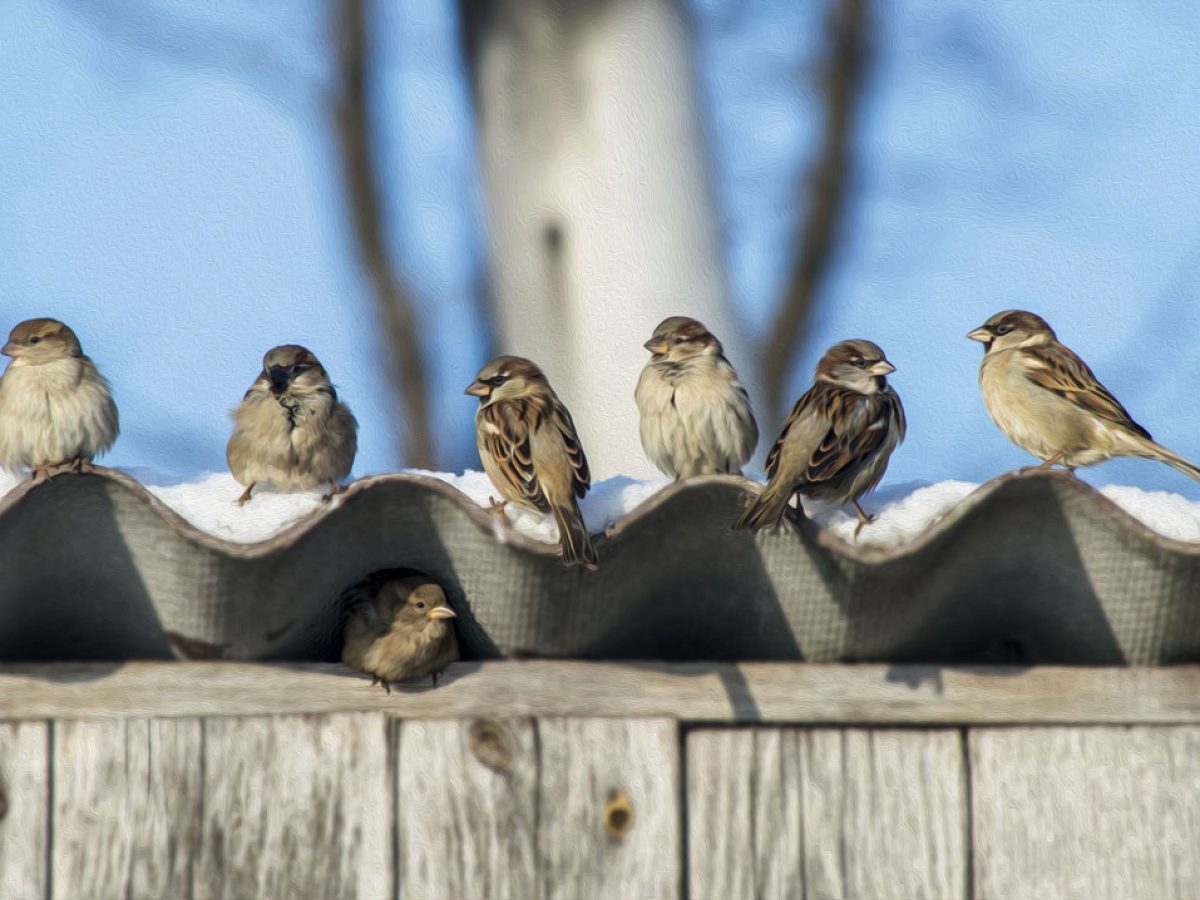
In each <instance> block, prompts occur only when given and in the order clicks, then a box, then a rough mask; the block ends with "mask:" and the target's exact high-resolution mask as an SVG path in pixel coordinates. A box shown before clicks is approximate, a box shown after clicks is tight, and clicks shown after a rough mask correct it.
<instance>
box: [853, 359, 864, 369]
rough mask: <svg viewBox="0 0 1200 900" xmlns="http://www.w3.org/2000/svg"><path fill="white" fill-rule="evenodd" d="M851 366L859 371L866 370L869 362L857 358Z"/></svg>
mask: <svg viewBox="0 0 1200 900" xmlns="http://www.w3.org/2000/svg"><path fill="white" fill-rule="evenodd" d="M850 365H852V366H855V367H857V368H859V369H865V368H866V367H867V361H866V360H865V359H863V358H862V357H855V358H854V359H852V360H850Z"/></svg>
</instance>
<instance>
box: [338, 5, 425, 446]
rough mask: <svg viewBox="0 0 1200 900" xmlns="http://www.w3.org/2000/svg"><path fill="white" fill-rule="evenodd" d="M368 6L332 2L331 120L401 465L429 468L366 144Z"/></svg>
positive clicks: (405, 301)
mask: <svg viewBox="0 0 1200 900" xmlns="http://www.w3.org/2000/svg"><path fill="white" fill-rule="evenodd" d="M367 2H368V0H336V3H335V8H336V16H337V21H336V23H335V25H336V29H337V36H338V63H339V66H338V67H339V70H340V75H341V79H340V82H341V83H340V84H339V85H338V87H337V89H336V90H335V91H334V93H333V106H334V117H335V119H336V121H337V132H338V138H339V142H340V147H341V155H342V175H343V178H344V179H345V184H346V195H347V200H348V202H349V204H350V212H351V215H352V217H353V220H354V233H355V236H356V238H357V246H358V250H359V254H360V256H361V260H362V264H363V267H364V269H365V270H366V273H367V275H368V277H369V279H370V281H371V288H372V291H373V293H374V295H375V300H376V303H377V304H378V309H379V315H380V319H381V320H382V322H383V328H384V331H385V333H386V336H387V340H388V342H389V345H390V348H391V350H392V354H391V359H392V382H393V386H394V388H395V391H396V394H397V395H398V396H399V397H400V398H401V401H402V403H403V406H404V414H405V420H406V424H407V438H406V440H405V441H404V442H403V446H402V447H401V453H402V456H403V459H404V463H405V465H408V466H414V467H416V468H431V467H432V466H433V461H434V458H433V445H432V442H431V440H430V427H429V405H428V404H429V395H428V391H427V388H426V378H425V367H424V362H423V360H422V358H421V346H420V342H419V341H418V339H417V322H416V317H415V316H414V314H413V308H412V303H411V302H410V300H409V297H408V294H407V292H406V290H405V287H404V285H403V283H402V282H401V280H400V277H399V276H398V275H397V274H396V272H395V270H394V269H393V268H392V264H391V260H390V258H389V256H388V251H387V246H388V241H387V226H386V224H385V220H384V215H383V211H382V209H381V206H380V197H381V192H380V186H379V184H378V180H377V173H378V171H379V169H378V160H377V159H376V158H375V152H374V145H373V143H372V140H371V138H372V134H373V129H372V122H371V118H370V117H371V112H372V110H373V108H374V106H373V104H372V99H373V98H372V97H371V79H370V77H369V68H370V66H369V61H368V54H369V53H370V43H369V41H368V38H367V24H366V9H365V6H366V3H367Z"/></svg>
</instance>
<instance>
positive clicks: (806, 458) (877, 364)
mask: <svg viewBox="0 0 1200 900" xmlns="http://www.w3.org/2000/svg"><path fill="white" fill-rule="evenodd" d="M894 371H896V369H895V367H894V366H893V365H892V364H891V363H889V362H888V361H887V357H885V356H884V354H883V351H882V350H881V349H879V347H878V346H877V345H875V344H873V343H871V342H870V341H863V340H853V341H843V342H842V343H840V344H835V345H834V346H833V347H831V348H829V350H828V351H826V353H825V355H824V356H823V357H821V361H820V362H819V363H818V364H817V371H816V380H815V382H814V384H813V386H812V387H811V388H809V389H808V391H807V392H805V394H804V395H803V396H802V397H801V398H800V399H799V400H797V401H796V405H795V407H793V409H792V412H791V415H789V416H788V418H787V421H786V422H785V423H784V425H783V430H782V431H781V432H780V434H779V439H778V440H776V441H775V446H774V447H772V448H771V453H770V455H768V456H767V485H766V487H765V488H763V491H762V493H761V494H759V495H758V497H757V498H755V500H754V502H753V503H752V504H751V505H750V507H749V508H748V509H747V510H746V512H745V513H743V514H742V516H741V518H740V519H738V522H737V525H736V527H738V528H750V529H752V530H754V531H758V530H759V529H762V528H769V527H774V526H776V525H778V524H779V522H780V521H781V520H782V518H783V515H784V511H785V510H786V509H787V505H788V501H789V500H790V499H791V497H792V495H793V494H796V495H803V496H807V497H814V498H816V499H818V500H828V501H832V502H834V503H853V504H854V508H855V509H856V510H857V511H858V529H861V528H862V526H863V525H866V524H867V523H869V522H871V521H872V520H873V518H874V517H873V516H869V515H867V514H866V512H864V511H863V508H862V506H860V505H859V502H858V501H859V498H860V497H862V496H863V495H864V494H866V493H867V492H868V491H871V490H872V489H873V488H874V487H875V486H876V485H877V484H879V482H880V480H881V479H882V478H883V475H884V472H886V471H887V465H888V460H889V459H890V458H891V455H892V451H893V450H895V449H896V447H897V446H898V445H899V444H900V442H901V441H903V440H904V433H905V430H906V427H907V425H906V422H905V418H904V407H903V405H901V403H900V397H899V395H898V394H897V393H896V392H895V391H894V390H893V389H892V387H891V386H890V385H889V384H888V383H887V376H888V375H889V374H890V373H892V372H894ZM858 529H856V530H855V534H857V533H858Z"/></svg>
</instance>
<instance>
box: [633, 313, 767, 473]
mask: <svg viewBox="0 0 1200 900" xmlns="http://www.w3.org/2000/svg"><path fill="white" fill-rule="evenodd" d="M644 346H645V348H646V349H647V350H649V351H650V354H651V356H650V361H649V362H648V363H646V367H645V368H644V369H642V374H641V377H640V378H638V383H637V390H636V391H634V399H636V400H637V405H638V412H639V413H640V414H641V434H642V448H643V449H644V450H645V451H646V456H648V457H649V458H650V461H651V462H652V463H654V465H656V466H657V467H658V468H659V469H660V470H661V471H662V472H663V473H664V474H666V475H670V476H671V477H672V478H676V479H678V478H688V477H690V476H692V475H713V474H718V473H720V474H725V473H728V474H733V475H740V474H742V466H744V465H745V464H746V460H748V459H749V458H750V454H752V453H753V452H754V448H755V446H756V445H757V444H758V424H757V423H756V422H755V421H754V411H753V410H752V409H751V408H750V396H749V395H748V394H747V393H746V389H745V388H744V387H742V384H741V382H739V381H738V377H737V372H735V371H734V370H733V366H731V365H730V364H729V360H727V359H726V358H725V353H724V350H723V349H722V347H721V342H720V341H718V340H717V339H716V337H714V336H713V335H712V333H711V332H709V330H708V329H707V328H705V327H704V326H703V325H702V324H700V323H699V322H697V321H696V320H695V319H689V318H688V317H687V316H671V318H669V319H664V320H663V321H662V322H660V323H659V324H658V327H657V328H655V329H654V334H653V335H652V336H651V337H650V340H648V341H646V343H645V345H644Z"/></svg>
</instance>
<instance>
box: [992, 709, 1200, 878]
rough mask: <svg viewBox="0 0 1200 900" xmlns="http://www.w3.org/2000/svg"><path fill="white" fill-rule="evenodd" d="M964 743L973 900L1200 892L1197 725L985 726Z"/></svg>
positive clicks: (1199, 731)
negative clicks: (975, 892) (968, 784)
mask: <svg viewBox="0 0 1200 900" xmlns="http://www.w3.org/2000/svg"><path fill="white" fill-rule="evenodd" d="M970 750H971V773H972V785H973V796H974V832H975V842H976V849H975V883H976V885H977V888H978V896H980V897H988V898H998V900H1000V898H1007V897H1013V898H1025V897H1038V898H1043V900H1053V898H1063V897H1079V898H1087V900H1106V898H1111V900H1125V898H1142V897H1144V898H1155V900H1171V898H1180V900H1183V898H1189V900H1190V898H1195V897H1196V896H1197V890H1198V888H1197V885H1200V842H1198V841H1197V834H1200V729H1197V728H1104V727H1100V728H1072V729H1068V728H1041V729H1031V728H1019V729H1004V730H999V729H984V730H980V731H977V732H973V733H972V734H971V735H970Z"/></svg>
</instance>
